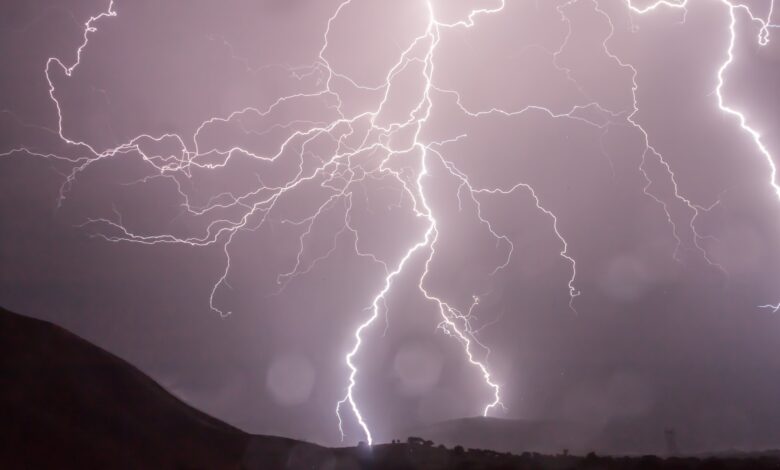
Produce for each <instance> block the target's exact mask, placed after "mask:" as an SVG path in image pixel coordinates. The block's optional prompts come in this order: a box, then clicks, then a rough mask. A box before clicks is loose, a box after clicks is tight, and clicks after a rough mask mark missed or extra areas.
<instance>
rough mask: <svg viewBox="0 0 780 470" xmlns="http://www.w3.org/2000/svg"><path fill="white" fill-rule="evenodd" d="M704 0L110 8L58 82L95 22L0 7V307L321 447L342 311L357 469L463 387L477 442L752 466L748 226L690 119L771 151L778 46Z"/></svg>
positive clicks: (334, 426) (758, 414) (775, 209)
mask: <svg viewBox="0 0 780 470" xmlns="http://www.w3.org/2000/svg"><path fill="white" fill-rule="evenodd" d="M733 1H734V3H728V2H727V1H725V0H724V1H716V0H711V1H710V0H691V1H690V3H689V5H687V7H686V8H685V9H681V8H672V7H670V6H661V7H659V8H657V9H655V10H652V11H648V12H646V13H644V14H640V13H639V12H638V11H635V12H633V13H631V11H630V9H629V8H628V6H627V4H626V3H625V2H623V1H606V0H599V1H598V2H596V1H593V0H573V1H570V2H560V1H536V2H533V1H520V0H514V1H513V0H508V1H507V4H506V5H502V4H501V2H499V1H496V0H494V1H484V2H483V1H468V2H467V1H462V0H460V1H445V0H436V1H432V2H431V3H430V4H428V3H427V2H425V1H423V0H403V1H381V0H352V1H351V2H350V1H347V2H345V3H343V4H342V3H340V2H339V1H338V0H334V1H331V0H327V1H325V0H323V1H303V0H264V1H259V2H258V1H252V2H250V1H246V0H242V1H230V2H218V4H217V3H215V2H207V1H200V0H199V1H183V0H176V1H166V2H163V1H159V0H143V1H132V2H130V1H121V0H119V1H117V2H116V3H115V4H114V5H113V10H111V11H113V12H115V13H116V16H104V17H102V18H100V19H97V20H96V21H93V22H92V23H91V26H92V27H94V28H95V29H96V31H93V32H91V33H90V34H89V35H88V36H87V37H88V43H87V44H86V45H85V47H83V48H82V49H81V56H80V61H78V63H77V51H78V50H79V46H80V45H83V44H84V28H85V22H87V21H88V20H89V18H90V17H95V16H96V15H99V14H100V13H101V12H106V11H109V10H107V8H108V4H107V2H106V1H89V2H87V1H78V2H77V1H59V2H45V1H34V2H5V3H4V4H3V5H2V6H0V35H1V36H2V40H1V41H0V44H2V46H0V57H1V58H0V60H2V64H3V67H2V72H0V84H1V86H0V110H1V112H0V122H1V123H2V124H1V125H0V153H2V157H0V304H2V305H4V306H6V307H7V308H10V309H12V310H15V311H18V312H20V313H24V314H28V315H31V316H35V317H38V318H44V319H47V320H51V321H53V322H55V323H57V324H59V325H62V326H64V327H66V328H68V329H70V330H72V331H74V332H76V333H77V334H79V335H81V336H83V337H85V338H87V339H88V340H90V341H92V342H94V343H96V344H98V345H100V346H101V347H104V348H106V349H108V350H109V351H111V352H114V353H116V354H118V355H119V356H121V357H123V358H125V359H127V360H129V361H130V362H132V363H133V364H135V365H137V366H138V367H140V368H141V369H142V370H143V371H145V372H146V373H148V374H150V375H151V376H152V377H154V378H155V379H156V380H158V381H159V382H160V383H161V384H162V385H164V386H165V387H166V388H168V389H169V390H170V391H172V392H173V393H175V394H176V395H178V396H180V397H182V398H183V399H185V400H187V401H188V402H190V403H192V404H193V405H195V406H197V407H198V408H201V409H203V410H205V411H206V412H208V413H211V414H213V415H215V416H216V417H218V418H220V419H223V420H225V421H227V422H229V423H232V424H234V425H236V426H238V427H240V428H242V429H245V430H247V431H250V432H257V433H266V434H280V435H286V436H291V437H297V438H305V439H308V440H313V441H316V442H320V443H324V444H336V443H338V442H340V434H339V427H338V419H337V416H336V413H335V407H336V403H337V402H339V400H342V399H343V398H344V397H345V394H346V393H347V385H348V384H349V372H350V370H349V368H348V366H347V364H346V363H345V355H346V354H347V353H349V352H350V350H353V348H354V347H355V330H356V328H357V327H358V326H359V325H360V324H362V323H364V322H366V321H368V320H370V319H371V318H372V315H373V314H376V318H375V319H374V321H373V322H371V323H370V324H367V327H366V328H365V329H363V330H362V331H361V345H360V348H359V349H358V350H357V352H356V354H355V355H354V356H353V358H352V362H353V364H356V365H357V366H358V369H359V372H358V373H357V375H356V385H355V386H354V388H353V389H352V394H351V396H352V398H353V399H354V401H355V402H356V404H357V405H358V407H359V410H360V412H361V414H362V417H363V418H364V421H365V423H366V425H367V426H368V428H370V430H371V433H372V435H373V438H374V439H375V440H377V441H384V440H389V439H391V438H394V437H399V436H398V435H396V433H397V432H398V430H400V429H404V428H408V427H413V426H417V425H421V424H426V423H432V422H436V421H439V420H444V419H451V418H456V417H463V416H475V415H481V414H482V412H483V409H484V408H485V406H486V405H488V404H490V403H491V402H492V401H493V399H494V398H493V397H494V392H495V390H494V389H493V388H491V387H490V386H489V385H490V384H489V383H486V381H485V379H484V377H483V372H482V371H481V370H480V367H479V366H480V365H482V366H484V367H485V369H486V371H488V372H489V375H490V377H489V379H488V380H489V381H490V382H491V383H493V384H497V385H498V386H500V399H501V402H502V403H503V409H502V407H500V406H496V407H493V408H492V409H490V410H489V415H490V416H494V417H507V418H526V419H555V420H570V421H578V422H579V421H583V422H589V423H602V424H603V423H609V422H615V421H620V420H635V421H637V422H641V423H645V425H646V426H648V427H649V428H657V429H658V434H659V435H660V434H661V432H662V429H663V428H664V427H671V426H674V427H675V428H676V429H678V435H680V440H681V446H685V445H686V443H687V450H694V451H695V450H705V449H715V448H726V447H745V448H766V447H778V446H780V405H779V404H778V398H777V397H779V396H780V313H777V314H776V313H774V312H773V311H772V310H771V309H766V308H763V309H762V308H758V306H759V305H764V304H770V303H776V302H778V301H780V269H778V267H780V200H778V197H777V195H776V194H775V192H774V188H773V185H772V176H771V167H770V165H769V163H768V162H767V158H766V155H765V154H764V153H762V150H761V148H760V147H759V145H757V142H755V141H754V139H753V137H752V136H751V134H750V132H747V131H746V130H745V129H741V128H740V122H739V120H738V119H737V117H736V116H735V115H734V114H732V113H729V112H728V111H727V110H726V109H721V107H719V101H718V97H719V95H720V96H721V97H722V98H723V100H724V102H723V104H722V106H725V107H729V108H731V109H734V110H736V111H738V112H741V113H743V115H744V116H745V117H746V118H747V121H746V125H747V126H749V128H750V129H752V130H755V131H756V132H757V133H758V134H759V135H760V136H761V137H760V144H761V145H763V147H764V151H765V152H766V154H768V155H780V134H778V133H777V129H778V128H780V47H779V46H778V45H777V44H778V43H777V41H772V39H773V38H772V34H776V33H778V30H777V29H776V28H768V29H766V30H764V31H763V32H762V30H761V25H762V22H765V21H766V20H767V18H769V14H770V7H771V4H770V0H763V1H761V0H753V1H750V2H748V1H745V2H741V3H737V2H736V0H733ZM651 4H652V3H651V2H649V1H647V2H641V3H640V2H637V3H635V4H634V7H635V8H636V9H641V8H643V7H644V6H648V5H651ZM340 5H341V9H340V10H337V9H338V8H339V6H340ZM429 5H430V9H429V8H428V7H429ZM480 9H485V10H489V11H486V12H485V13H483V14H477V15H471V16H469V13H470V12H474V11H477V10H480ZM493 10H496V11H493ZM498 10H500V11H498ZM337 12H338V13H337ZM431 12H433V15H434V21H433V22H432V20H431ZM749 13H752V14H753V15H754V17H755V19H754V21H750V18H749ZM774 13H775V14H774V17H775V18H771V19H770V22H771V20H774V22H775V23H777V22H779V21H780V20H778V19H777V12H774ZM732 14H733V15H734V18H735V19H736V22H735V29H734V34H735V36H734V37H735V43H734V47H733V49H732V53H733V60H732V61H731V62H730V63H728V67H727V68H726V69H725V70H724V71H723V73H722V77H723V79H724V83H723V84H722V86H719V77H718V72H719V70H720V69H721V67H722V65H723V64H724V63H727V61H728V59H729V45H730V44H729V42H730V39H731V30H730V29H729V27H730V22H731V18H732V16H731V15H732ZM329 20H330V21H329ZM459 22H460V23H462V24H460V25H457V24H456V23H459ZM328 28H329V29H328ZM765 33H768V39H769V43H768V44H764V45H762V42H765V41H763V40H762V38H765V37H766V36H765V35H764V34H765ZM50 58H56V59H57V60H56V61H54V60H49V59H50ZM47 60H49V62H48V63H49V69H48V76H47V74H46V67H47ZM76 64H77V66H76V67H74V68H73V70H72V73H71V74H68V73H66V70H65V69H66V68H69V67H71V66H73V65H76ZM399 64H400V65H399ZM394 66H396V68H395V69H393V67H394ZM68 75H70V76H68ZM388 77H389V78H388ZM47 80H49V81H50V83H51V84H52V86H53V93H52V96H50V95H49V81H47ZM58 105H59V108H60V109H61V114H62V121H61V122H58V109H57V106H58ZM635 106H636V108H635ZM241 110H244V111H243V112H240V111H241ZM138 136H146V137H141V138H138ZM645 136H647V139H648V141H647V142H646V141H645ZM648 144H649V146H648ZM517 185H522V186H517ZM512 188H515V190H514V191H510V190H512ZM556 231H557V233H556ZM564 244H565V245H564ZM415 248H416V249H415ZM564 248H565V251H564V252H562V250H564ZM573 262H576V276H574V274H575V272H574V271H573ZM396 272H397V274H393V273H396ZM573 276H574V277H573ZM388 280H389V284H388ZM569 285H571V289H570V287H569ZM577 293H579V294H580V295H578V296H576V297H573V298H572V297H570V294H577ZM381 294H383V295H381ZM378 296H379V297H378ZM426 297H427V298H426ZM475 298H476V299H478V301H477V302H476V303H475V300H474V299H475ZM570 303H571V306H572V307H573V308H570ZM440 305H441V306H443V313H442V311H441V309H440V307H439V306H440ZM375 307H376V308H375ZM469 312H470V317H468V320H466V318H465V316H466V315H469ZM442 322H444V323H442ZM447 322H449V323H447ZM437 327H438V328H437ZM488 348H489V350H490V353H489V354H488V353H487V351H488ZM467 352H468V353H469V354H470V355H471V357H472V363H470V362H469V358H468V355H467ZM475 364H476V365H475ZM341 416H342V419H343V430H344V432H345V442H348V443H353V442H356V441H357V440H359V439H365V437H364V431H363V430H362V428H361V426H360V424H359V422H358V421H357V419H356V415H355V414H354V413H353V411H352V410H351V407H350V404H349V401H347V402H346V403H345V404H344V406H342V408H341Z"/></svg>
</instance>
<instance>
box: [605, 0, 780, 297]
mask: <svg viewBox="0 0 780 470" xmlns="http://www.w3.org/2000/svg"><path fill="white" fill-rule="evenodd" d="M689 1H690V0H680V1H678V2H674V1H669V0H659V1H656V2H654V3H650V4H648V5H646V6H644V7H637V6H636V5H634V3H633V1H632V0H626V4H627V6H628V8H629V10H630V11H631V12H633V13H636V14H640V15H643V14H647V13H649V12H652V11H655V10H657V9H658V8H673V9H680V10H682V11H683V12H684V15H687V12H688V10H687V7H688V2H689ZM718 1H719V2H720V3H721V4H722V5H723V6H724V7H725V8H726V9H727V10H728V17H729V22H728V26H727V29H728V45H727V48H726V51H725V59H724V61H723V62H722V63H721V64H720V67H718V69H717V72H716V77H717V85H716V87H715V93H714V94H715V96H716V98H717V105H718V109H720V110H721V111H722V112H724V113H725V114H727V115H729V116H732V117H734V118H736V121H737V124H738V125H739V128H740V129H741V130H742V131H743V132H744V133H746V134H747V135H748V136H749V137H750V139H751V140H752V141H753V143H754V145H755V148H756V150H757V151H758V152H759V154H761V156H762V157H763V158H764V160H765V161H766V164H767V166H768V167H769V178H768V180H769V184H770V186H771V187H772V189H773V190H774V193H775V195H776V196H777V198H778V199H779V200H780V184H778V180H777V165H776V163H775V160H774V157H773V156H772V154H771V153H770V152H769V149H768V148H767V147H766V145H765V144H764V142H763V141H762V140H761V134H760V133H759V132H758V131H757V130H756V129H755V128H753V127H752V126H751V125H750V124H749V122H748V118H747V116H745V114H744V112H742V111H739V110H737V109H735V108H733V107H731V106H729V105H728V104H727V103H726V99H725V97H724V94H723V86H724V85H725V83H726V78H725V77H726V72H727V70H728V68H729V66H731V64H732V63H733V62H734V59H735V47H736V42H737V20H738V18H737V14H738V12H740V11H741V12H743V13H744V14H745V15H746V16H747V19H748V20H749V21H751V22H753V23H756V24H758V26H759V30H758V37H757V41H758V44H759V46H766V45H767V44H769V41H770V29H772V28H777V27H778V25H776V24H774V23H772V15H773V13H774V6H775V0H770V3H769V9H768V12H767V15H766V17H765V18H762V17H760V16H758V15H755V14H754V13H753V11H752V10H751V9H750V8H749V7H748V6H747V5H744V4H739V3H736V2H734V1H733V0H718ZM610 25H611V22H610ZM604 44H605V46H604V47H605V50H606V51H607V52H608V53H609V50H608V49H607V47H606V41H605V43H604ZM609 54H610V56H611V57H613V58H614V59H615V60H617V61H618V62H620V64H621V65H624V66H628V65H626V64H623V62H621V61H620V59H618V58H617V57H616V56H615V55H614V54H612V53H609ZM629 67H631V66H629ZM631 69H632V71H633V72H634V87H633V89H634V109H635V112H634V114H636V112H637V111H638V108H637V105H636V89H637V85H636V69H634V68H633V67H631ZM632 116H633V114H632ZM631 122H632V124H634V125H636V126H637V127H638V128H639V129H641V131H642V133H643V135H644V137H645V142H646V144H647V148H648V149H650V150H651V151H652V152H653V153H655V154H657V155H659V158H661V161H662V162H663V164H664V166H665V167H666V168H667V170H669V172H670V174H671V175H672V178H673V182H674V190H675V196H676V197H678V198H680V199H682V200H683V201H684V202H685V203H686V204H687V205H688V206H689V207H690V208H692V209H694V211H695V215H694V216H693V218H691V219H690V225H691V228H692V230H693V233H694V236H695V237H696V239H695V242H696V241H697V240H698V239H701V236H700V235H699V234H698V233H697V232H696V231H695V229H693V223H694V221H695V218H696V216H697V215H698V213H699V210H700V209H704V210H707V209H709V208H702V207H701V206H697V205H694V204H692V203H691V201H690V200H688V199H685V198H683V197H682V196H680V194H679V191H678V187H677V182H676V180H675V179H674V173H673V172H672V170H671V167H670V165H669V163H667V162H666V161H665V160H663V157H661V156H660V154H658V153H657V152H656V151H655V149H653V148H652V146H650V144H649V138H648V134H647V132H646V131H645V130H644V129H643V128H642V127H641V126H640V125H639V124H637V123H636V122H635V121H633V120H632V119H631ZM716 203H717V202H716ZM667 215H668V212H667ZM678 241H679V239H678ZM696 247H697V248H698V249H699V250H700V251H701V252H702V254H703V255H704V257H705V258H706V259H707V261H708V262H710V260H709V258H707V254H706V252H705V251H704V250H703V249H702V248H701V247H700V246H699V245H698V243H696ZM710 263H711V262H710ZM711 264H712V263H711ZM718 267H720V266H719V265H718ZM720 268H721V269H722V267H720ZM759 308H769V309H772V310H774V311H775V312H777V311H778V310H780V303H778V304H767V305H760V306H759Z"/></svg>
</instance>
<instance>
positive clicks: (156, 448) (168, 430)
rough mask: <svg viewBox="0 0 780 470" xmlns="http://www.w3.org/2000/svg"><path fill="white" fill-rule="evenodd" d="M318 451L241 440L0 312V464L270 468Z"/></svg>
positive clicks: (115, 362) (123, 372) (104, 355)
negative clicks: (252, 464) (247, 465)
mask: <svg viewBox="0 0 780 470" xmlns="http://www.w3.org/2000/svg"><path fill="white" fill-rule="evenodd" d="M325 450H326V449H324V448H321V447H318V446H315V445H313V444H306V443H301V442H298V441H295V440H292V439H285V438H279V437H266V436H254V437H253V436H251V435H249V434H246V433H244V432H242V431H240V430H238V429H236V428H233V427H232V426H229V425H228V424H225V423H223V422H221V421H218V420H216V419H214V418H212V417H211V416H208V415H206V414H205V413H203V412H201V411H198V410H196V409H195V408H192V407H191V406H189V405H187V404H186V403H184V402H182V401H181V400H179V399H177V398H176V397H174V396H173V395H171V394H170V393H168V392H167V391H166V390H165V389H163V388H162V387H161V386H160V385H158V384H157V383H156V382H154V381H153V380H152V379H150V378H149V377H147V376H146V375H145V374H143V373H142V372H141V371H139V370H138V369H136V368H135V367H133V366H132V365H130V364H128V363H127V362H125V361H123V360H122V359H120V358H118V357H116V356H114V355H112V354H110V353H108V352H106V351H103V350H102V349H99V348H98V347H96V346H93V345H92V344H90V343H88V342H87V341H85V340H83V339H81V338H79V337H77V336H75V335H73V334H72V333H69V332H68V331H66V330H64V329H62V328H60V327H58V326H55V325H53V324H51V323H47V322H44V321H40V320H34V319H31V318H27V317H23V316H20V315H17V314H14V313H11V312H8V311H7V310H4V309H0V468H9V467H10V468H18V467H24V468H40V467H46V468H63V467H66V468H117V467H124V468H174V467H175V468H239V467H240V466H242V462H243V463H244V464H246V463H257V464H258V465H260V464H263V466H264V467H265V468H274V467H281V466H284V465H285V464H287V463H295V462H288V460H289V457H290V456H297V457H298V458H299V459H303V460H304V462H301V464H305V463H306V462H305V460H306V459H307V458H313V459H314V460H315V461H316V460H320V459H321V458H320V455H319V453H321V452H324V451H325Z"/></svg>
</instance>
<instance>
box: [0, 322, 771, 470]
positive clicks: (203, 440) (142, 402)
mask: <svg viewBox="0 0 780 470" xmlns="http://www.w3.org/2000/svg"><path fill="white" fill-rule="evenodd" d="M0 468H8V469H16V468H24V469H27V468H58V469H61V468H202V469H218V468H236V469H238V468H258V469H274V468H294V469H298V468H313V469H320V468H321V469H341V468H344V469H357V468H376V469H418V468H421V469H422V468H424V469H438V468H462V469H472V468H473V469H483V468H484V469H488V468H490V469H493V468H495V469H503V468H507V469H509V468H518V469H560V470H565V469H577V468H584V469H652V468H669V469H768V468H773V469H780V454H778V453H767V454H764V455H757V454H751V455H740V456H728V457H710V458H705V459H700V458H669V459H661V458H658V457H654V456H646V457H619V458H613V457H601V456H596V455H595V454H590V455H587V456H584V457H583V456H564V455H557V456H550V455H541V454H536V453H524V454H521V455H513V454H508V453H498V452H493V451H489V450H474V449H462V448H454V449H453V448H450V449H447V448H444V447H443V446H436V445H434V444H432V443H430V442H427V443H415V444H409V443H401V444H381V445H376V446H374V447H372V448H367V447H357V448H355V447H351V448H339V449H328V448H325V447H320V446H317V445H314V444H309V443H305V442H300V441H296V440H293V439H286V438H280V437H273V436H253V435H250V434H247V433H244V432H242V431H240V430H238V429H236V428H233V427H231V426H229V425H227V424H225V423H222V422H221V421H218V420H216V419H214V418H212V417H210V416H208V415H206V414H204V413H202V412H200V411H198V410H196V409H194V408H192V407H190V406H189V405H187V404H185V403H183V402H182V401H180V400H179V399H177V398H175V397H174V396H172V395H171V394H170V393H168V392H167V391H165V390H164V389H163V388H162V387H160V386H159V385H158V384H157V383H155V382H154V381H153V380H151V379H150V378H149V377H147V376H146V375H144V374H143V373H141V372H140V371H139V370H137V369H136V368H135V367H133V366H131V365H130V364H128V363H126V362H125V361H123V360H121V359H119V358H118V357H116V356H113V355H111V354H109V353H108V352H106V351H103V350H101V349H99V348H97V347H96V346H93V345H91V344H90V343H88V342H86V341H84V340H82V339H81V338H78V337H77V336H75V335H73V334H71V333H69V332H67V331H65V330H63V329H62V328H59V327H57V326H55V325H52V324H50V323H47V322H43V321H39V320H33V319H30V318H26V317H22V316H20V315H17V314H14V313H11V312H8V311H5V310H2V309H0Z"/></svg>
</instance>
